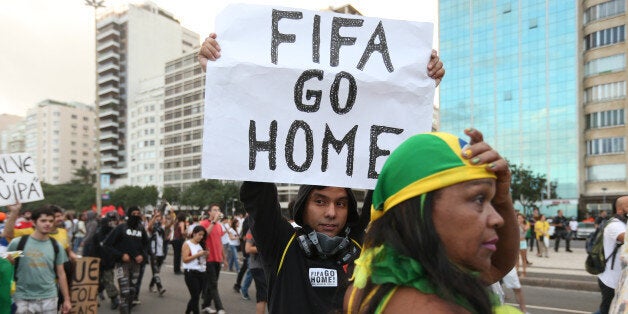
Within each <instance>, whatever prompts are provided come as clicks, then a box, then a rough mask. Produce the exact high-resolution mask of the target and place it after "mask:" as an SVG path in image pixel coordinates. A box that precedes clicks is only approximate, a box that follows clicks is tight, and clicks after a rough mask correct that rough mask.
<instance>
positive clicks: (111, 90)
mask: <svg viewBox="0 0 628 314" xmlns="http://www.w3.org/2000/svg"><path fill="white" fill-rule="evenodd" d="M110 93H113V94H116V95H118V94H119V93H120V89H119V88H118V87H117V86H112V85H108V86H107V87H105V88H99V89H98V95H107V94H110Z"/></svg>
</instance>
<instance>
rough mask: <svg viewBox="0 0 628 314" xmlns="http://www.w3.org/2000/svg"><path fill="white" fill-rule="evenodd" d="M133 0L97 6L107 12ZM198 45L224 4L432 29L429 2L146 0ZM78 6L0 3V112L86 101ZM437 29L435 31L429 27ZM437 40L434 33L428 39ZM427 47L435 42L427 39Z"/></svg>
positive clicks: (89, 76) (87, 15) (85, 36)
mask: <svg viewBox="0 0 628 314" xmlns="http://www.w3.org/2000/svg"><path fill="white" fill-rule="evenodd" d="M126 2H132V3H136V2H138V1H124V0H105V5H106V6H107V7H113V6H119V5H121V4H123V3H126ZM153 2H154V3H156V4H157V5H159V6H160V7H162V8H164V9H165V10H167V11H169V12H171V13H172V14H173V15H174V16H175V17H176V18H177V19H179V21H180V22H181V24H182V25H183V26H184V27H186V28H188V29H190V30H192V31H195V32H197V33H198V34H199V35H200V36H201V39H203V38H204V37H205V36H207V34H209V33H210V32H211V31H212V30H213V25H214V18H215V16H216V15H217V14H218V13H219V12H220V11H221V10H222V9H223V8H224V7H225V6H227V5H228V4H229V3H236V2H238V3H242V2H244V3H255V4H268V5H281V6H286V7H293V8H300V9H310V10H318V9H323V8H327V7H329V6H334V7H336V6H341V5H344V4H347V3H349V4H352V5H353V6H354V7H355V8H356V9H358V10H359V11H360V12H362V14H364V15H366V16H370V17H381V18H389V19H400V20H410V21H421V22H433V23H437V19H438V12H437V2H438V1H437V0H419V1H407V0H385V1H384V0H353V1H349V0H344V1H342V0H326V1H325V0H240V1H232V0H153ZM84 3H85V1H84V0H0V46H1V47H2V48H0V114H3V113H7V114H14V115H19V116H25V115H26V110H27V109H28V108H29V107H32V106H35V105H36V104H37V103H39V102H40V101H42V100H45V99H54V100H58V101H64V102H66V101H78V102H82V103H87V104H91V103H93V102H94V96H95V95H94V93H95V89H94V87H95V81H94V80H95V74H94V64H95V60H94V11H93V9H92V8H91V7H87V6H85V5H84ZM436 28H437V27H436V26H435V29H436ZM436 36H437V35H435V38H437V37H436ZM434 43H435V45H436V44H437V40H436V39H435V40H434Z"/></svg>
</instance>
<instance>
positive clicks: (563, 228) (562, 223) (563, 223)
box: [552, 210, 572, 253]
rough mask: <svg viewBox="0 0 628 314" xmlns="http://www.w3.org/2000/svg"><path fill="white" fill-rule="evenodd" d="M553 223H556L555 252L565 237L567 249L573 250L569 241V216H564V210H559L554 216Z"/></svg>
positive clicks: (568, 250)
mask: <svg viewBox="0 0 628 314" xmlns="http://www.w3.org/2000/svg"><path fill="white" fill-rule="evenodd" d="M552 225H554V228H555V229H554V235H555V236H556V237H555V238H554V252H558V246H559V245H560V239H561V238H563V239H565V251H567V252H570V253H571V252H572V251H571V249H570V248H569V242H570V241H571V239H570V237H569V230H567V229H568V228H569V220H568V219H567V217H565V216H563V211H562V210H558V215H557V216H556V217H554V220H552Z"/></svg>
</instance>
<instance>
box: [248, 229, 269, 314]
mask: <svg viewBox="0 0 628 314" xmlns="http://www.w3.org/2000/svg"><path fill="white" fill-rule="evenodd" d="M245 250H246V252H247V253H248V254H249V259H250V261H249V263H250V267H249V272H250V273H251V277H253V280H254V281H255V302H256V303H255V313H256V314H264V313H265V312H266V303H267V297H268V284H267V283H266V275H265V274H264V268H263V266H262V265H263V262H262V257H261V256H260V254H259V251H258V250H257V246H256V245H255V239H254V238H253V235H252V234H251V231H250V230H249V231H248V232H247V234H246V243H245Z"/></svg>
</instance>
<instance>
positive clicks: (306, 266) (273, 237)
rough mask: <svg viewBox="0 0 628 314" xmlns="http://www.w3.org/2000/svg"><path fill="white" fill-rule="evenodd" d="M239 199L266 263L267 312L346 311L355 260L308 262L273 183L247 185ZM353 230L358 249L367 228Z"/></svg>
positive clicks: (316, 258) (354, 243)
mask: <svg viewBox="0 0 628 314" xmlns="http://www.w3.org/2000/svg"><path fill="white" fill-rule="evenodd" d="M240 199H241V200H242V202H243V203H244V207H245V209H246V211H247V212H248V213H249V216H250V218H251V221H250V227H251V232H252V234H253V237H254V238H255V241H256V244H257V248H258V250H259V253H260V255H261V257H262V261H263V264H264V272H265V274H266V278H267V281H268V309H269V313H298V314H305V313H329V312H331V311H335V310H342V302H343V298H344V294H345V291H346V288H347V282H348V278H349V276H350V271H351V270H350V269H352V268H353V260H351V261H349V263H348V264H346V265H338V264H337V262H336V260H334V259H320V258H318V257H312V258H308V257H307V256H306V255H305V253H304V252H303V250H302V249H301V247H300V245H299V244H298V239H297V238H296V232H297V231H295V229H294V228H293V227H292V225H291V224H290V223H289V222H288V221H287V220H285V219H284V218H283V217H282V216H281V211H280V205H279V202H278V199H277V187H276V186H275V185H274V184H272V183H261V182H244V183H243V184H242V187H241V189H240ZM352 229H355V231H353V230H352V234H350V235H349V237H350V238H352V239H355V240H354V241H355V242H354V241H352V245H354V246H356V247H358V248H359V245H357V243H361V241H362V237H363V235H364V231H363V230H364V228H352ZM356 258H357V256H356ZM280 264H281V266H280Z"/></svg>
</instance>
